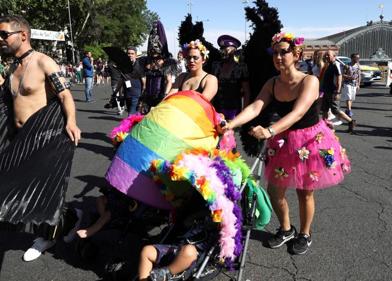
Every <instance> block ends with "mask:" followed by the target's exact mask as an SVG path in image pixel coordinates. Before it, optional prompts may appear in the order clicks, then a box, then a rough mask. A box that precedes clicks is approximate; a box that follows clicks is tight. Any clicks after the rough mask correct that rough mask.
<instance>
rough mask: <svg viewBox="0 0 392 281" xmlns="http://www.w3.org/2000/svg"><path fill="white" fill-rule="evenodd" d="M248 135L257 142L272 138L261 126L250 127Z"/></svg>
mask: <svg viewBox="0 0 392 281" xmlns="http://www.w3.org/2000/svg"><path fill="white" fill-rule="evenodd" d="M248 133H249V135H251V136H252V137H255V138H256V139H258V140H264V139H269V138H270V137H272V134H271V133H270V131H269V130H268V129H266V128H264V127H262V126H260V125H259V126H256V127H251V128H250V130H249V132H248Z"/></svg>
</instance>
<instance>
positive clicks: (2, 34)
mask: <svg viewBox="0 0 392 281" xmlns="http://www.w3.org/2000/svg"><path fill="white" fill-rule="evenodd" d="M21 32H22V30H18V31H12V32H8V31H5V30H0V37H1V39H3V40H6V39H7V38H8V37H10V36H11V35H12V34H16V33H21Z"/></svg>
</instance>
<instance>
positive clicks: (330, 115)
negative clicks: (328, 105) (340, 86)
mask: <svg viewBox="0 0 392 281" xmlns="http://www.w3.org/2000/svg"><path fill="white" fill-rule="evenodd" d="M335 117H336V116H335V115H333V114H332V113H331V112H328V120H333V119H335Z"/></svg>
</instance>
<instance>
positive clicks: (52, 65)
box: [0, 16, 81, 261]
mask: <svg viewBox="0 0 392 281" xmlns="http://www.w3.org/2000/svg"><path fill="white" fill-rule="evenodd" d="M30 36H31V30H30V26H29V23H28V22H27V21H26V20H25V19H24V18H22V17H20V16H3V17H0V52H1V53H2V54H5V55H11V56H14V57H15V58H16V63H14V64H13V65H12V68H11V71H10V77H9V80H8V81H9V84H8V90H10V92H11V94H12V100H13V116H14V120H15V126H16V128H17V129H18V131H19V133H18V134H17V135H20V134H21V133H20V132H21V131H23V126H24V125H25V124H27V121H28V120H29V119H33V115H34V116H37V114H36V113H37V112H39V111H41V112H42V109H44V108H45V107H47V106H48V105H49V104H53V100H55V99H58V100H59V101H60V104H61V106H60V105H59V107H60V108H62V112H63V114H60V117H59V119H60V118H62V119H64V118H63V117H61V116H64V115H65V120H64V121H62V122H64V125H62V126H63V127H61V128H60V129H59V130H58V131H62V134H64V131H63V130H64V129H65V131H66V134H67V135H68V136H69V138H70V139H71V141H72V142H73V143H74V145H75V146H76V145H77V144H78V142H79V140H80V138H81V131H80V129H79V128H78V126H77V125H76V114H75V104H74V101H73V97H72V94H71V92H70V91H69V84H68V83H67V82H66V81H65V79H64V77H62V75H61V74H60V68H59V66H58V65H57V64H56V62H55V61H54V60H53V59H52V58H50V57H48V56H47V55H45V54H43V53H40V52H37V51H34V50H33V49H32V48H31V45H30ZM59 112H61V109H59ZM57 116H59V115H57ZM49 118H50V117H48V119H49ZM48 122H50V120H48ZM41 123H42V122H41ZM30 124H31V122H30ZM30 124H29V125H30ZM42 126H44V125H42ZM42 126H41V127H42ZM64 127H65V128H64ZM51 128H52V127H48V128H46V129H45V130H43V133H42V134H41V135H40V137H42V136H45V138H49V137H51V136H53V135H54V134H55V133H54V132H53V131H51V130H54V129H51ZM40 129H41V128H40ZM43 134H45V135H43ZM60 134H61V133H58V135H60ZM48 135H50V136H49V137H48ZM64 135H65V134H64ZM63 138H65V139H66V137H63ZM37 142H39V140H38V141H37ZM41 143H42V141H41ZM66 144H67V145H69V143H66ZM42 146H44V145H42ZM71 149H72V148H71ZM69 151H70V150H68V151H67V153H68V154H67V158H66V159H67V161H69V159H71V162H72V155H73V149H72V151H71V152H69ZM41 153H42V152H41ZM70 153H71V154H70ZM43 154H44V155H45V153H43ZM40 155H42V154H40ZM69 155H71V156H69ZM0 156H1V154H0ZM60 157H61V156H60V152H59V158H60ZM41 159H42V158H41ZM41 159H39V161H45V159H42V160H41ZM26 161H27V160H26ZM34 161H36V160H34ZM59 161H61V160H59ZM0 162H1V161H0ZM19 168H20V167H18V166H16V165H15V167H14V168H11V169H14V171H15V170H17V169H19ZM1 169H3V170H4V171H5V172H8V171H6V169H5V168H2V167H1V166H0V171H1ZM38 169H39V168H38ZM66 170H67V171H68V177H69V171H70V168H68V167H67V169H66ZM64 173H67V172H64ZM49 176H50V175H48V178H49ZM43 177H45V176H43ZM66 177H67V176H66ZM61 180H63V178H61ZM48 182H49V181H48ZM65 182H67V180H65ZM51 184H52V183H51ZM53 184H54V185H56V184H59V185H60V183H56V182H55V181H54V183H53ZM1 188H2V189H3V190H5V189H6V188H7V187H6V186H5V185H4V186H1ZM22 188H23V187H20V189H22ZM54 188H55V186H54V187H53V189H54ZM27 190H28V188H26V191H25V192H31V191H27ZM48 190H51V189H50V188H49V189H48ZM65 191H66V183H65V187H62V189H61V191H60V192H59V193H57V194H55V195H51V196H56V195H58V196H59V197H63V196H64V194H65ZM2 192H5V191H2ZM9 192H14V191H13V190H11V191H9ZM34 192H35V190H34ZM43 192H46V191H44V189H43V191H42V193H43ZM1 196H4V195H2V194H1V195H0V200H2V199H3V198H1ZM32 197H33V195H32ZM38 198H41V197H38ZM38 200H41V199H38ZM51 200H52V199H51ZM58 201H59V203H58V204H57V205H56V208H58V209H57V210H56V212H55V213H56V215H55V216H53V217H54V218H55V219H45V220H43V221H45V222H46V221H50V222H53V221H56V223H58V217H59V215H58V213H59V210H60V209H59V208H62V205H63V202H64V200H63V198H61V199H58ZM40 202H41V201H40ZM18 203H19V202H18V200H15V202H10V203H9V204H10V205H11V207H12V208H14V210H15V209H17V208H16V207H15V204H18ZM2 204H3V205H4V204H5V203H2ZM12 204H14V205H12ZM19 204H20V203H19ZM27 204H28V203H27ZM39 204H40V203H37V204H34V205H39ZM48 204H49V203H48ZM41 205H44V204H41ZM59 206H60V207H59ZM45 207H46V206H45ZM12 208H11V209H12ZM34 208H35V207H34ZM32 210H35V209H33V208H32ZM31 212H34V211H31ZM36 213H37V214H40V213H41V212H39V210H37V211H36ZM60 213H61V211H60ZM0 215H1V216H2V217H1V218H0V219H1V220H2V221H9V222H11V223H15V222H26V221H27V222H29V221H33V222H36V221H38V219H36V218H33V219H31V218H30V217H27V216H26V215H25V214H21V215H20V217H21V218H20V220H19V221H16V220H15V219H14V218H12V219H10V216H9V217H7V214H5V215H4V214H0ZM60 216H61V215H60ZM14 217H16V215H15V216H14ZM50 226H56V225H52V224H50ZM51 237H52V239H53V237H54V234H53V235H52V236H51ZM53 245H54V241H53V240H46V239H44V238H39V239H36V240H35V243H34V245H33V246H32V248H30V249H29V250H28V251H26V253H25V254H24V256H23V259H24V260H25V261H31V260H34V259H36V258H38V257H39V256H40V255H41V253H42V252H43V251H45V250H46V249H48V248H49V247H51V246H53Z"/></svg>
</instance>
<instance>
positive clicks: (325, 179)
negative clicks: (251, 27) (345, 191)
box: [223, 33, 350, 254]
mask: <svg viewBox="0 0 392 281" xmlns="http://www.w3.org/2000/svg"><path fill="white" fill-rule="evenodd" d="M272 50H273V62H274V65H275V68H276V69H277V70H278V71H279V72H280V74H279V75H278V76H276V77H273V78H271V79H270V80H268V81H267V83H266V84H265V85H264V86H263V88H262V90H261V91H260V93H259V95H258V96H257V98H256V100H255V101H254V102H253V103H252V104H250V105H249V106H248V107H246V108H245V109H244V110H243V111H242V112H241V113H240V114H239V115H238V116H237V117H236V118H234V119H233V120H232V121H230V122H228V124H227V125H226V126H225V127H223V129H224V130H228V129H233V128H235V127H238V126H241V125H243V124H245V123H247V122H249V121H250V120H252V119H254V118H256V117H257V116H258V115H259V114H260V112H261V111H263V110H264V109H265V108H266V107H267V106H268V105H271V106H272V107H273V108H275V110H276V113H277V114H278V115H279V117H280V119H279V120H278V121H276V122H275V123H274V124H272V125H271V126H269V127H268V128H264V127H262V126H256V127H254V128H252V129H251V130H250V131H249V134H251V135H252V136H254V137H255V138H257V139H259V140H267V154H268V155H267V157H268V158H267V161H266V166H265V178H266V181H267V183H268V193H269V195H270V197H271V202H272V206H273V208H274V211H275V213H276V215H277V217H278V219H279V223H280V227H279V229H278V231H277V233H276V234H274V235H273V236H272V237H271V238H269V239H268V241H267V242H268V245H269V246H270V247H271V248H279V247H281V246H282V245H283V244H285V243H286V242H288V241H290V240H293V241H292V243H291V245H290V252H291V253H293V254H304V253H306V252H307V251H308V249H309V247H310V245H311V243H312V236H311V225H312V221H313V216H314V213H315V201H314V191H315V190H318V189H321V188H326V187H330V186H334V185H336V184H338V183H339V182H341V181H342V180H343V179H344V174H345V173H347V172H349V171H350V162H349V160H348V159H347V156H346V154H345V150H344V149H343V148H342V147H341V146H340V143H339V141H338V140H337V138H336V136H335V135H334V133H333V131H332V130H331V129H330V128H329V127H328V126H327V125H326V123H325V122H324V120H320V119H319V110H318V106H317V103H318V99H319V82H318V79H317V78H316V77H315V76H313V75H307V74H304V73H302V72H300V71H299V70H297V69H296V67H295V65H296V63H297V62H298V60H299V59H300V57H301V55H302V51H303V38H296V37H294V36H293V34H291V33H278V34H276V35H274V37H273V38H272ZM288 188H294V189H296V192H297V197H298V202H299V218H300V228H299V232H298V233H297V231H296V228H295V227H294V226H293V225H292V224H291V222H290V216H289V205H288V202H287V199H286V190H287V189H288Z"/></svg>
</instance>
